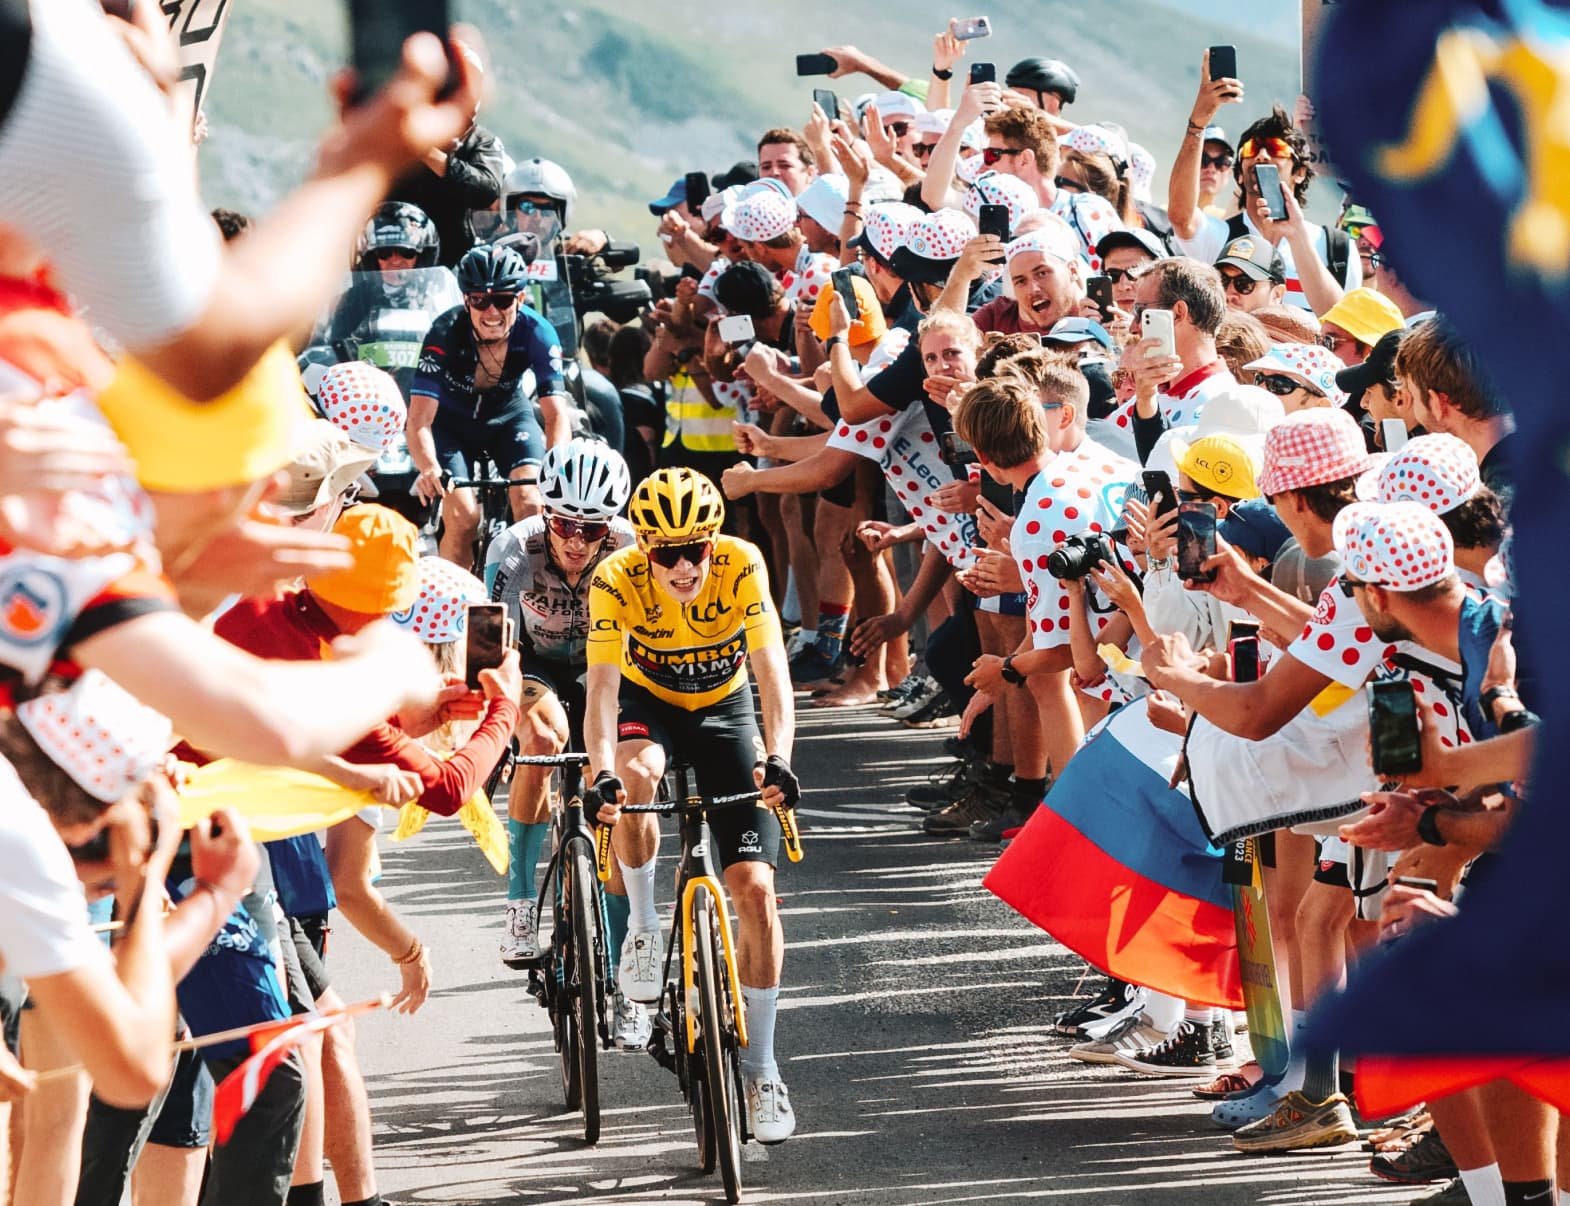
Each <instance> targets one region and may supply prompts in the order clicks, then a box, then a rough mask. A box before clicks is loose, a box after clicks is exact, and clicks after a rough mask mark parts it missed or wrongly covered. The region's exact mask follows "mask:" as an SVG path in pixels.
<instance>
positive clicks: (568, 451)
mask: <svg viewBox="0 0 1570 1206" xmlns="http://www.w3.org/2000/svg"><path fill="white" fill-rule="evenodd" d="M631 494H632V475H631V474H630V473H628V472H627V462H626V461H624V460H622V457H621V453H619V452H617V451H616V450H615V449H614V448H612V447H611V446H610V445H609V444H605V443H602V442H600V441H599V440H586V439H583V438H582V437H581V436H580V437H577V438H575V439H571V440H568V441H567V442H566V443H565V444H558V445H556V447H554V448H550V449H547V450H546V453H545V459H544V460H543V461H541V462H540V497H541V500H542V501H543V502H544V503H545V506H546V507H547V508H548V509H549V510H551V511H556V512H558V513H560V514H562V515H571V516H573V517H574V518H576V519H610V518H612V517H613V516H616V515H619V514H620V513H621V509H622V508H623V507H625V506H626V505H627V499H628V497H629V496H630V495H631Z"/></svg>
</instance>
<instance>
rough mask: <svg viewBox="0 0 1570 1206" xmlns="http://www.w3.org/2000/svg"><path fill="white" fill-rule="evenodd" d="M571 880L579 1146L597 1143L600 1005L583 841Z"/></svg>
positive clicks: (590, 860) (596, 920) (588, 859)
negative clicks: (579, 1113) (581, 1139)
mask: <svg viewBox="0 0 1570 1206" xmlns="http://www.w3.org/2000/svg"><path fill="white" fill-rule="evenodd" d="M568 849H569V850H570V851H571V854H572V857H571V859H570V860H569V861H568V866H569V868H570V871H569V874H570V875H571V877H572V896H571V900H572V960H573V961H572V966H571V967H570V968H569V969H568V974H569V976H570V977H571V981H572V983H571V998H570V1004H571V1008H570V1010H569V1011H568V1012H569V1013H570V1014H571V1015H572V1019H573V1022H572V1025H573V1029H574V1030H575V1031H576V1032H577V1042H576V1043H575V1044H574V1045H575V1047H576V1048H577V1050H576V1052H575V1054H576V1056H577V1060H578V1098H579V1102H580V1108H581V1109H582V1110H583V1141H584V1142H585V1143H596V1142H598V1141H599V1138H600V1074H599V1060H600V1006H601V1002H602V1000H603V997H602V995H601V987H602V986H601V980H600V974H599V968H600V951H601V950H602V949H603V948H602V940H601V937H600V909H599V902H598V901H596V900H595V898H594V885H595V875H594V854H593V851H592V849H591V848H590V846H589V843H588V842H587V841H585V840H584V839H583V838H573V839H572V841H571V842H570V843H569V845H568Z"/></svg>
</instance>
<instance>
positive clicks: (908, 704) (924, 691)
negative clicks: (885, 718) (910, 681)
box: [889, 678, 943, 720]
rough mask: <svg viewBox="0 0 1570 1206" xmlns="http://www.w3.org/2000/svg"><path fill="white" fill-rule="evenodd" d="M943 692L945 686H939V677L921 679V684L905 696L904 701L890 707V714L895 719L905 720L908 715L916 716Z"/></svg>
mask: <svg viewBox="0 0 1570 1206" xmlns="http://www.w3.org/2000/svg"><path fill="white" fill-rule="evenodd" d="M942 694H943V688H942V687H940V686H938V680H937V679H935V678H924V679H922V680H921V685H920V686H919V687H917V688H915V689H914V690H912V691H911V692H910V694H909V695H907V696H906V697H905V702H904V703H902V704H900V705H899V706H898V707H896V708H892V709H890V711H889V715H890V716H892V717H894V719H895V720H904V719H905V718H906V717H907V716H914V715H915V714H916V713H917V712H919V711H921V709H922V708H924V707H926V706H927V705H928V704H930V703H931V702H932V701H933V700H934V699H936V698H938V696H940V695H942Z"/></svg>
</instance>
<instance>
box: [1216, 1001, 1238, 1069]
mask: <svg viewBox="0 0 1570 1206" xmlns="http://www.w3.org/2000/svg"><path fill="white" fill-rule="evenodd" d="M1210 1049H1211V1050H1212V1051H1214V1052H1215V1054H1216V1063H1217V1064H1230V1063H1231V1062H1232V1059H1233V1052H1232V1019H1231V1018H1230V1017H1229V1016H1228V1014H1227V1011H1226V1010H1224V1009H1223V1010H1222V1011H1221V1016H1220V1017H1219V1018H1217V1019H1216V1020H1215V1021H1214V1022H1211V1023H1210Z"/></svg>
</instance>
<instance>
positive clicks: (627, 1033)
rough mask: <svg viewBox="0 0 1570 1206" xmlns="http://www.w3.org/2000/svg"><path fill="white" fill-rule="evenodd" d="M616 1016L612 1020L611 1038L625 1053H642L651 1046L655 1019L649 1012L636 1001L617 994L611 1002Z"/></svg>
mask: <svg viewBox="0 0 1570 1206" xmlns="http://www.w3.org/2000/svg"><path fill="white" fill-rule="evenodd" d="M611 1005H612V1009H613V1011H614V1016H613V1017H612V1019H611V1038H612V1039H614V1040H615V1043H616V1046H617V1047H618V1048H620V1049H621V1050H623V1051H642V1050H643V1049H644V1048H645V1047H647V1046H648V1045H649V1036H650V1035H651V1034H653V1033H654V1019H653V1018H651V1017H650V1016H649V1011H648V1010H647V1009H645V1008H644V1007H643V1006H642V1005H639V1004H638V1002H636V1001H629V1000H628V999H627V998H626V997H625V996H623V995H622V994H621V993H619V992H618V993H617V994H616V995H615V997H614V998H613V999H612V1002H611Z"/></svg>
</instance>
